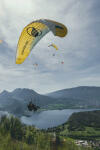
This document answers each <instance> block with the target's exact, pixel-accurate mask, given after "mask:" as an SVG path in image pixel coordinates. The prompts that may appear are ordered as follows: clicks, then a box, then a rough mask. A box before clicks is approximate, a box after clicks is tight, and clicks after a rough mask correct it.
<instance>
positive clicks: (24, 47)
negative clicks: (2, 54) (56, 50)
mask: <svg viewBox="0 0 100 150" xmlns="http://www.w3.org/2000/svg"><path fill="white" fill-rule="evenodd" d="M49 31H52V33H53V34H54V35H55V36H59V37H64V36H66V34H67V32H68V30H67V28H66V27H65V26H64V25H63V24H61V23H59V22H55V21H52V20H47V19H40V20H36V21H34V22H31V23H30V24H28V25H27V26H26V27H25V28H24V29H23V31H22V33H21V35H20V38H19V41H18V45H17V54H16V64H21V63H23V62H24V60H25V59H26V58H27V56H28V55H29V53H30V52H31V50H32V48H33V47H34V46H35V45H36V44H37V43H38V42H39V40H40V39H41V38H42V37H43V36H45V35H46V34H47V33H48V32H49Z"/></svg>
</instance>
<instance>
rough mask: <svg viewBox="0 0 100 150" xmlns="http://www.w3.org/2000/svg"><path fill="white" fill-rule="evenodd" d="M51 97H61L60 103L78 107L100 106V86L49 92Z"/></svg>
mask: <svg viewBox="0 0 100 150" xmlns="http://www.w3.org/2000/svg"><path fill="white" fill-rule="evenodd" d="M47 96H50V97H51V98H55V99H57V100H58V99H59V100H58V101H59V103H63V104H67V105H69V106H72V107H73V106H74V107H75V106H76V107H79V106H80V107H99V108H100V87H88V86H80V87H75V88H70V89H63V90H59V91H55V92H52V93H49V94H47Z"/></svg>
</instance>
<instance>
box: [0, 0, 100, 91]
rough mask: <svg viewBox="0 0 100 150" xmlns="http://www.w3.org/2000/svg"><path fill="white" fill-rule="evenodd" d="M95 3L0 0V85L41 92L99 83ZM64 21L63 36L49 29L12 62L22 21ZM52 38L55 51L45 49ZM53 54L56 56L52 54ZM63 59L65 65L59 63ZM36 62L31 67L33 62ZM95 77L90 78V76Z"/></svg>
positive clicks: (98, 23) (98, 21)
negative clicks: (21, 59)
mask: <svg viewBox="0 0 100 150" xmlns="http://www.w3.org/2000/svg"><path fill="white" fill-rule="evenodd" d="M99 6H100V2H99V1H98V0H95V1H94V0H91V1H87V0H84V1H82V0H77V1H76V0H67V1H66V0H62V2H61V3H58V0H55V1H49V0H44V1H41V0H34V1H33V0H28V1H27V0H21V1H20V0H10V1H9V0H3V1H2V0H0V12H1V13H0V39H2V40H3V44H0V83H1V84H0V88H1V89H5V88H7V89H8V90H13V88H16V87H26V88H32V89H35V90H36V91H37V92H40V93H47V92H50V91H53V90H57V89H62V88H68V87H73V86H77V85H84V84H85V85H86V84H87V85H90V82H91V85H92V84H93V85H98V83H99V74H100V72H99V70H100V69H99V68H100V61H99V55H100V52H99V41H100V31H99V27H100V15H99V12H100V10H99ZM40 18H49V19H52V20H56V21H59V22H62V23H64V24H65V25H66V26H67V27H68V36H66V37H65V38H62V39H61V38H58V37H55V36H54V35H53V34H52V33H48V34H47V35H46V36H45V37H44V38H43V39H42V40H41V41H40V42H39V43H38V44H37V45H36V46H35V47H34V49H33V51H32V52H31V54H30V55H29V57H28V58H27V60H26V61H25V62H24V63H23V64H22V65H16V64H15V55H16V47H17V42H18V39H19V36H20V33H21V31H22V29H23V28H24V26H26V25H27V24H28V23H30V22H31V21H33V20H35V19H40ZM51 43H55V44H56V45H57V46H58V47H59V51H55V50H53V48H49V47H48V45H49V44H51ZM53 53H54V54H55V56H54V57H53V56H52V55H53ZM61 61H64V64H63V65H62V64H61ZM34 63H38V67H37V68H34V66H33V64H34ZM96 77H97V79H96V80H95V78H96Z"/></svg>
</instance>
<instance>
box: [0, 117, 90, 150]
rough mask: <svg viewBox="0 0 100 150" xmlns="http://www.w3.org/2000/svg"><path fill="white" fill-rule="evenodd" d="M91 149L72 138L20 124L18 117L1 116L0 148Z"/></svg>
mask: <svg viewBox="0 0 100 150" xmlns="http://www.w3.org/2000/svg"><path fill="white" fill-rule="evenodd" d="M56 149H57V150H91V149H88V148H82V147H77V146H76V145H75V144H74V141H73V140H72V139H68V138H66V139H64V138H62V137H60V136H56V135H54V133H47V132H46V131H41V130H38V129H36V128H35V127H33V126H26V125H22V124H21V122H20V120H19V119H18V118H14V117H10V118H7V117H5V116H4V117H2V118H1V121H0V150H56Z"/></svg>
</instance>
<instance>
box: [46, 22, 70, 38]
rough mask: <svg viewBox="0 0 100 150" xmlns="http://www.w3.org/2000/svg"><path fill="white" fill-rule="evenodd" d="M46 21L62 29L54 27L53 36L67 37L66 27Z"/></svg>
mask: <svg viewBox="0 0 100 150" xmlns="http://www.w3.org/2000/svg"><path fill="white" fill-rule="evenodd" d="M47 21H50V22H52V23H54V24H56V25H57V26H60V27H61V28H62V29H60V28H56V27H55V31H56V32H55V35H56V36H60V37H64V36H66V35H67V33H68V29H67V27H66V26H65V25H63V24H62V23H59V22H56V21H53V20H47Z"/></svg>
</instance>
